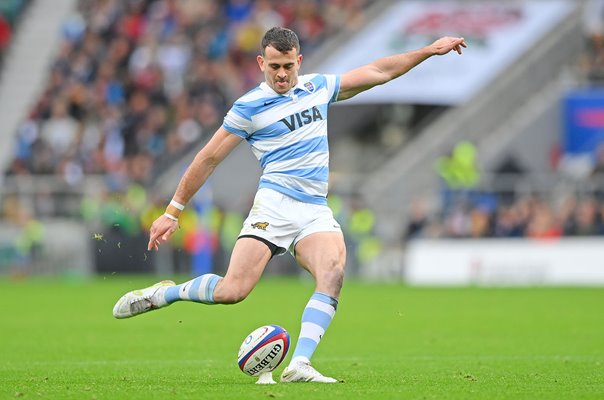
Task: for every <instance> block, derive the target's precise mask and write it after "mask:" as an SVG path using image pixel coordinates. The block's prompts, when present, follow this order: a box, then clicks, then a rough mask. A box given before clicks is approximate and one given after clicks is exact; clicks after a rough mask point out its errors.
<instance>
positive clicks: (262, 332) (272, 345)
mask: <svg viewBox="0 0 604 400" xmlns="http://www.w3.org/2000/svg"><path fill="white" fill-rule="evenodd" d="M287 350H289V333H287V331H286V330H285V329H283V328H282V327H280V326H278V325H265V326H261V327H260V328H258V329H256V330H255V331H253V332H252V333H250V334H249V335H248V336H247V337H246V338H245V340H244V341H243V343H242V344H241V347H240V348H239V355H238V356H237V361H238V363H239V369H241V371H243V373H244V374H246V375H250V376H258V375H260V374H261V373H263V372H270V371H272V370H274V369H275V368H277V367H278V366H279V364H281V361H283V359H284V358H285V356H286V355H287Z"/></svg>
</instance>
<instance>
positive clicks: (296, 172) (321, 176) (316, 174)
mask: <svg viewBox="0 0 604 400" xmlns="http://www.w3.org/2000/svg"><path fill="white" fill-rule="evenodd" d="M274 173H279V174H285V175H292V176H297V177H300V178H305V179H311V180H313V181H321V182H327V181H329V168H328V167H315V168H299V169H290V170H287V171H275V172H274ZM266 174H267V175H270V174H271V172H267V173H266Z"/></svg>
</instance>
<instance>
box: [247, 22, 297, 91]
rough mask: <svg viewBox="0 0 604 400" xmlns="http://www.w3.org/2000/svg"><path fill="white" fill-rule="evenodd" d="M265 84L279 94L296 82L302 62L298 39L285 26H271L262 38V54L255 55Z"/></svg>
mask: <svg viewBox="0 0 604 400" xmlns="http://www.w3.org/2000/svg"><path fill="white" fill-rule="evenodd" d="M257 61H258V65H259V66H260V70H261V71H262V72H264V78H265V80H266V83H267V85H269V86H270V87H271V89H273V90H274V91H275V92H277V93H279V94H284V93H287V92H288V91H289V90H290V89H291V88H292V87H294V86H296V84H297V83H298V71H299V70H300V64H301V63H302V55H301V54H300V41H299V40H298V36H297V35H296V33H295V32H294V31H292V30H290V29H287V28H279V27H275V28H271V29H269V30H268V31H267V32H266V33H265V34H264V37H263V38H262V54H261V55H258V57H257Z"/></svg>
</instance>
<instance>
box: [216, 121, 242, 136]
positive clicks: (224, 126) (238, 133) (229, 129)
mask: <svg viewBox="0 0 604 400" xmlns="http://www.w3.org/2000/svg"><path fill="white" fill-rule="evenodd" d="M222 127H223V128H224V129H226V130H227V131H229V132H231V133H233V134H235V135H237V136H240V137H242V138H244V139H245V138H247V137H248V134H247V132H246V131H242V130H241V129H237V128H233V127H232V126H230V125H229V124H227V123H226V122H224V123H223V124H222Z"/></svg>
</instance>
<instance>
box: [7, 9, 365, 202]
mask: <svg viewBox="0 0 604 400" xmlns="http://www.w3.org/2000/svg"><path fill="white" fill-rule="evenodd" d="M368 4H369V1H367V0H337V1H324V0H313V1H304V2H297V1H293V0H286V1H275V0H230V1H220V0H208V1H197V0H128V1H118V0H100V1H93V0H81V1H80V3H79V13H78V14H77V15H75V16H73V17H71V18H70V19H69V20H68V21H66V23H65V24H64V28H63V41H62V44H61V48H60V51H59V54H58V55H57V57H56V60H55V61H54V63H53V65H52V68H51V69H50V72H49V78H48V82H47V84H46V87H45V89H44V90H43V93H42V94H41V96H40V98H39V99H38V101H37V103H36V105H35V106H34V107H33V108H32V110H31V112H30V113H29V118H27V119H26V120H25V121H23V123H22V124H21V126H20V128H19V129H18V132H17V146H16V154H15V157H14V160H13V162H12V164H11V165H10V168H9V171H8V173H9V174H58V175H60V176H63V177H64V179H65V180H66V181H67V182H68V183H71V184H78V183H80V182H81V181H82V179H83V178H84V176H85V175H86V174H105V175H106V176H107V183H108V187H109V189H110V190H118V191H119V190H125V189H126V188H127V187H128V185H129V184H130V183H132V182H136V183H141V184H146V183H148V182H149V181H150V180H151V179H152V178H153V173H154V170H153V168H154V167H155V168H158V166H159V167H160V168H161V165H165V164H162V162H169V161H170V160H172V159H173V158H174V157H175V156H178V155H179V154H181V153H182V152H183V151H186V150H187V149H189V148H190V146H191V145H193V144H196V143H199V141H201V140H203V139H204V137H206V135H208V134H210V133H211V132H213V130H214V128H216V127H217V126H218V125H219V124H220V123H221V122H222V117H223V115H224V114H225V112H226V111H227V107H228V106H229V105H230V102H231V100H233V99H234V98H236V97H237V96H239V95H240V94H241V93H244V92H245V91H247V90H248V89H250V88H251V87H253V86H255V85H257V84H258V82H259V81H260V80H261V75H260V73H259V71H258V67H257V65H256V60H255V57H256V55H257V54H258V52H259V49H258V43H259V39H260V38H261V35H262V34H263V33H264V31H265V30H266V29H267V28H270V27H272V26H275V25H284V26H289V27H291V28H292V29H294V30H296V31H297V32H298V34H299V35H300V41H301V45H302V48H303V50H304V53H305V54H308V53H311V52H312V51H313V49H314V48H315V47H316V46H317V45H318V44H319V43H321V42H323V41H324V39H325V38H326V37H327V36H329V35H330V34H332V33H334V32H336V31H338V32H341V31H347V30H348V31H351V30H354V29H356V27H357V26H358V25H359V24H361V23H362V21H363V16H364V10H365V7H366V6H367V5H368Z"/></svg>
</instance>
